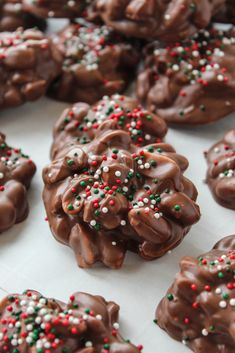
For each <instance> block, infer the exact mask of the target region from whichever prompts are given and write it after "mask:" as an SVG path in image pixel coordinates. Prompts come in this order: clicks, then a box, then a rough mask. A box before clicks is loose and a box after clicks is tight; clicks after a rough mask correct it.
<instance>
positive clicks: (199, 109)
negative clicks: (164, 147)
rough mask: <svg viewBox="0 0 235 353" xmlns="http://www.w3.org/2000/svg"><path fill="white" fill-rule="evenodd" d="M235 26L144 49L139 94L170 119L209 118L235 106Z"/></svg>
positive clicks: (194, 121)
mask: <svg viewBox="0 0 235 353" xmlns="http://www.w3.org/2000/svg"><path fill="white" fill-rule="evenodd" d="M234 56H235V32H234V29H232V30H229V31H220V30H217V29H215V28H212V29H210V30H201V31H200V32H198V33H197V34H196V35H194V36H193V37H191V38H190V39H188V40H185V41H182V42H178V43H176V44H174V45H171V46H168V47H164V48H163V47H159V46H158V44H157V43H153V44H151V45H150V46H149V48H148V49H147V50H146V61H145V69H144V71H143V72H142V73H141V74H140V75H139V78H138V85H137V95H138V97H139V98H140V100H142V101H144V102H146V103H147V106H148V108H149V109H150V110H151V111H154V112H156V113H157V114H158V115H159V116H161V117H162V118H164V119H165V120H166V121H167V122H169V123H175V124H188V125H190V124H206V123H209V122H213V121H215V120H218V119H221V118H223V117H225V116H226V115H228V114H229V113H231V112H233V111H234V110H235V101H234V95H235V89H234V87H235V68H234Z"/></svg>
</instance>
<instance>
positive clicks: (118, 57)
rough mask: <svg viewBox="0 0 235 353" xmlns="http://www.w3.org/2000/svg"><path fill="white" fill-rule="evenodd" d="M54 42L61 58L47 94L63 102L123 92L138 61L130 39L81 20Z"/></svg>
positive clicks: (56, 37)
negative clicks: (59, 66) (62, 56)
mask: <svg viewBox="0 0 235 353" xmlns="http://www.w3.org/2000/svg"><path fill="white" fill-rule="evenodd" d="M132 42H133V41H132ZM54 43H55V44H56V45H57V46H58V48H59V49H60V51H61V53H62V54H63V55H64V62H63V70H62V74H61V76H60V77H59V78H58V79H57V80H56V81H55V82H54V83H53V85H52V86H51V88H50V95H51V96H52V97H54V98H56V99H59V100H62V101H66V102H86V103H89V104H93V103H95V102H97V101H98V100H99V99H101V98H102V97H103V96H104V95H112V94H114V93H117V92H119V93H120V92H122V91H123V90H124V89H125V88H126V87H127V85H128V83H129V82H130V79H131V78H133V76H134V75H133V74H134V72H135V69H136V67H137V64H138V61H139V53H138V50H137V47H136V46H135V45H133V44H132V43H131V41H130V42H128V41H127V39H126V38H124V37H123V36H120V35H119V34H117V33H115V32H114V31H113V30H112V29H110V28H108V27H107V26H102V25H101V26H97V25H94V24H91V23H88V22H84V21H83V22H80V23H74V24H71V25H69V26H67V27H65V29H63V30H62V31H61V32H60V33H58V35H56V36H55V37H54Z"/></svg>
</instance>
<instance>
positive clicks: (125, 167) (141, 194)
mask: <svg viewBox="0 0 235 353" xmlns="http://www.w3.org/2000/svg"><path fill="white" fill-rule="evenodd" d="M123 99H124V102H122V100H120V99H119V96H117V97H116V101H115V97H112V98H111V99H109V98H105V100H104V104H105V110H104V111H103V104H102V103H101V104H98V105H97V106H95V109H94V110H93V112H92V113H90V112H88V113H87V111H84V112H85V114H84V115H82V114H81V118H82V117H83V119H84V124H83V122H82V121H81V123H80V124H79V123H78V124H76V121H75V126H76V127H77V128H78V130H80V131H84V136H82V134H81V136H79V134H78V141H77V142H75V140H74V139H73V140H72V141H71V143H67V144H65V146H64V147H62V150H61V151H60V152H59V156H58V155H57V158H56V159H55V160H54V161H53V162H52V163H51V164H50V165H49V166H48V167H46V168H45V169H44V171H43V178H44V183H45V188H44V192H43V198H44V203H45V207H46V212H47V217H48V221H49V225H50V227H51V230H52V233H53V234H54V236H55V237H56V239H57V240H59V241H60V242H62V243H64V244H66V245H69V246H70V247H71V248H72V249H73V250H74V253H75V256H76V259H77V262H78V264H79V266H80V267H90V266H92V265H93V264H94V263H95V262H97V261H100V262H103V264H104V265H106V266H108V267H110V268H119V267H121V265H122V263H123V260H124V257H125V252H126V251H127V250H131V251H133V252H135V253H137V254H139V255H140V256H141V257H142V258H144V259H146V260H152V259H156V258H158V257H160V256H163V255H164V254H165V253H166V252H167V251H168V250H170V249H172V248H174V247H175V246H177V245H178V244H179V243H180V242H181V241H182V239H183V238H184V236H185V235H186V233H187V232H188V231H189V229H190V227H191V226H192V225H193V224H194V223H195V222H197V221H198V220H199V218H200V211H199V207H198V206H197V205H196V203H195V200H196V197H197V191H196V188H195V186H194V185H193V184H192V183H191V181H189V180H188V179H186V178H185V177H184V176H183V172H184V170H185V169H186V168H187V166H188V161H187V160H186V159H185V158H184V157H182V156H180V155H178V154H177V153H176V152H175V150H174V148H173V147H172V146H171V145H169V144H166V143H162V142H158V143H154V139H155V136H157V132H156V131H154V130H153V132H154V133H153V135H152V136H151V134H149V128H150V126H151V125H152V126H153V127H154V122H155V121H157V117H155V116H154V115H152V114H150V113H148V112H146V111H144V112H143V113H142V112H141V111H138V110H137V111H136V109H134V110H131V111H127V112H128V113H127V119H126V116H125V115H126V114H125V113H126V112H125V111H124V112H123V108H124V107H125V98H123ZM94 111H97V118H98V119H99V116H100V114H101V116H103V118H104V121H103V122H101V121H99V123H98V124H97V123H96V121H95V119H94V122H93V124H94V125H93V131H92V130H91V131H89V126H90V124H89V121H87V120H86V117H88V119H89V118H90V117H92V116H93V115H94ZM105 112H106V114H107V115H109V118H107V116H106V117H105ZM122 117H123V118H124V119H123V118H122ZM128 118H129V119H130V122H129V124H128V125H129V128H128V129H126V127H127V125H126V120H127V121H128ZM122 119H123V120H122ZM136 119H137V121H138V126H137V122H135V120H136ZM81 120H82V119H81ZM101 120H102V119H101ZM120 123H121V124H124V125H123V126H122V125H121V124H120ZM86 124H87V126H88V130H87V129H86ZM59 125H60V124H59ZM70 125H71V126H73V124H72V122H71V124H70ZM91 125H92V122H91ZM145 128H146V132H145ZM160 128H162V126H161V125H160ZM141 129H143V131H141ZM68 130H69V129H68ZM139 131H140V133H139ZM138 133H139V134H140V136H141V135H143V136H145V133H147V134H149V139H150V143H151V142H152V143H151V144H149V145H146V141H144V139H143V140H142V141H141V143H139V142H138V138H137V139H136V135H138ZM61 134H62V135H61V137H60V138H61V139H62V136H64V138H65V142H67V136H66V133H65V134H63V132H62V133H61ZM161 134H162V132H161ZM58 136H59V135H58ZM84 138H85V140H84ZM90 139H91V140H90ZM86 140H90V142H88V141H86ZM147 140H148V139H147ZM84 141H85V142H84ZM86 142H88V143H86ZM54 147H55V146H54Z"/></svg>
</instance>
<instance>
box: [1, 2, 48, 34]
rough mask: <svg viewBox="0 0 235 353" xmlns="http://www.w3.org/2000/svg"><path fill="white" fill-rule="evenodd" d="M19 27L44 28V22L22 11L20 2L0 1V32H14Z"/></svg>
mask: <svg viewBox="0 0 235 353" xmlns="http://www.w3.org/2000/svg"><path fill="white" fill-rule="evenodd" d="M19 27H23V28H32V27H38V28H39V29H41V30H44V29H45V28H46V22H45V21H44V20H43V19H41V18H38V17H36V16H34V15H31V14H28V13H27V12H25V11H24V10H23V5H22V0H2V1H1V2H0V31H1V32H4V31H9V32H11V31H15V30H16V29H18V28H19Z"/></svg>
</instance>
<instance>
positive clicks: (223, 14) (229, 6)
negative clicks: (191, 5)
mask: <svg viewBox="0 0 235 353" xmlns="http://www.w3.org/2000/svg"><path fill="white" fill-rule="evenodd" d="M214 21H217V22H222V23H226V24H230V23H232V24H235V3H234V0H226V1H225V4H224V5H223V6H222V9H221V10H220V11H219V12H218V13H217V14H216V16H215V17H214Z"/></svg>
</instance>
